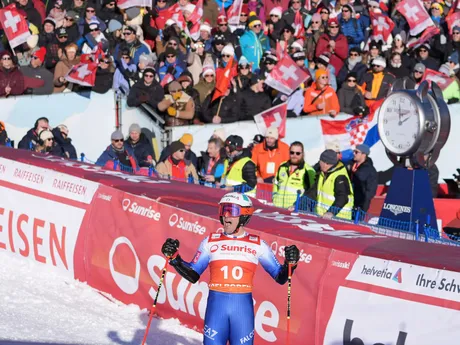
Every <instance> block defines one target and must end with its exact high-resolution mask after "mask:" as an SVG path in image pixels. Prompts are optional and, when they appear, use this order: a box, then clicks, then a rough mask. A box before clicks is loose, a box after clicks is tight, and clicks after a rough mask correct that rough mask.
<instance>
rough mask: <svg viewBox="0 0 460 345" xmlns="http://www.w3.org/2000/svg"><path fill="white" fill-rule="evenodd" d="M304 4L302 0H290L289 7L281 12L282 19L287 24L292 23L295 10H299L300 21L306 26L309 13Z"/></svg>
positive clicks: (309, 16) (309, 17)
mask: <svg viewBox="0 0 460 345" xmlns="http://www.w3.org/2000/svg"><path fill="white" fill-rule="evenodd" d="M304 4H305V1H304V0H290V2H289V9H288V10H287V11H285V12H284V13H283V20H284V22H285V23H286V24H287V25H292V24H294V19H295V15H296V13H297V12H300V14H301V15H302V22H303V23H305V24H307V26H308V23H309V22H310V19H311V15H310V14H309V13H308V11H307V10H306V9H305V7H304Z"/></svg>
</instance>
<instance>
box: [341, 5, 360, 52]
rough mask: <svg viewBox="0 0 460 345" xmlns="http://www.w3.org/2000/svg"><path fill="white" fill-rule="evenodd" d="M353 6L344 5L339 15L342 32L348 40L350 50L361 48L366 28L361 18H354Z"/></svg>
mask: <svg viewBox="0 0 460 345" xmlns="http://www.w3.org/2000/svg"><path fill="white" fill-rule="evenodd" d="M353 15H354V11H353V7H352V6H351V5H348V4H347V5H344V6H343V7H342V13H341V14H340V15H339V25H340V30H341V31H342V33H343V34H344V35H345V37H346V38H347V40H348V48H355V47H359V45H360V44H361V42H363V41H364V28H363V26H362V24H361V21H360V20H359V18H354V16H353Z"/></svg>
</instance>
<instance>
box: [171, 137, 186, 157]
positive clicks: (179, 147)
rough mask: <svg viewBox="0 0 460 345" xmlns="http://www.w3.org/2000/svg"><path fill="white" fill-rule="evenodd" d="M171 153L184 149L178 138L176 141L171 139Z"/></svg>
mask: <svg viewBox="0 0 460 345" xmlns="http://www.w3.org/2000/svg"><path fill="white" fill-rule="evenodd" d="M170 147H171V154H173V153H174V152H177V151H179V150H185V145H184V144H182V143H181V142H180V141H179V140H178V141H173V142H172V143H171V146H170Z"/></svg>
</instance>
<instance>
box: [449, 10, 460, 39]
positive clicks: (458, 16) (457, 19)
mask: <svg viewBox="0 0 460 345" xmlns="http://www.w3.org/2000/svg"><path fill="white" fill-rule="evenodd" d="M446 22H447V26H448V27H449V33H450V34H451V35H452V30H453V29H454V26H456V25H458V26H460V12H454V13H451V14H449V15H448V16H447V17H446Z"/></svg>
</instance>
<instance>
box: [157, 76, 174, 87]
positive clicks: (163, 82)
mask: <svg viewBox="0 0 460 345" xmlns="http://www.w3.org/2000/svg"><path fill="white" fill-rule="evenodd" d="M173 80H174V76H173V75H172V74H171V73H166V74H165V76H164V77H163V79H162V80H161V82H160V85H161V87H165V85H168V84H169V83H170V82H172V81H173Z"/></svg>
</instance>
